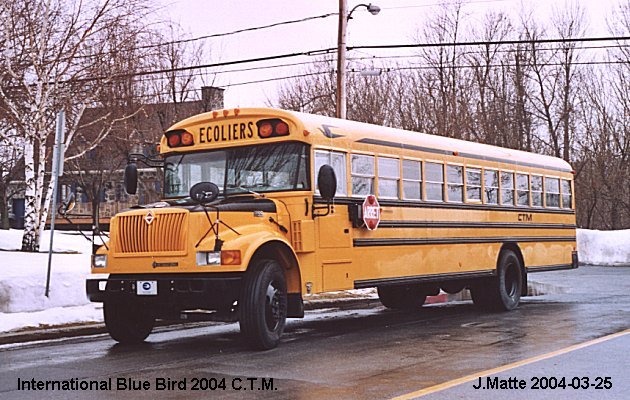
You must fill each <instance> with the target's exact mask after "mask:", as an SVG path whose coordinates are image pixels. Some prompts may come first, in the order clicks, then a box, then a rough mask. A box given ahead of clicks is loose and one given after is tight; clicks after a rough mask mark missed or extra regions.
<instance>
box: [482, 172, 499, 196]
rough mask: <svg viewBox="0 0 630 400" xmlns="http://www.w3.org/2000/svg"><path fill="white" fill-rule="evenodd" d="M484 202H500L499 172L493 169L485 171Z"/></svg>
mask: <svg viewBox="0 0 630 400" xmlns="http://www.w3.org/2000/svg"><path fill="white" fill-rule="evenodd" d="M483 179H484V193H483V197H484V200H483V201H484V203H485V204H499V172H498V171H494V170H491V169H487V170H485V171H484V176H483Z"/></svg>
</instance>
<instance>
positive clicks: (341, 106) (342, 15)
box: [335, 0, 381, 119]
mask: <svg viewBox="0 0 630 400" xmlns="http://www.w3.org/2000/svg"><path fill="white" fill-rule="evenodd" d="M359 7H365V8H366V9H367V10H368V11H369V12H370V14H372V15H377V14H378V13H379V12H380V11H381V8H380V7H379V6H377V5H374V4H372V3H370V4H357V5H356V6H354V7H353V8H352V10H350V12H348V2H347V0H339V32H338V33H339V34H338V36H337V93H336V95H337V96H336V99H337V112H336V114H335V116H336V117H337V118H341V119H346V111H347V100H348V94H347V91H346V31H347V30H348V21H349V20H350V19H351V18H352V13H353V12H354V10H356V9H357V8H359Z"/></svg>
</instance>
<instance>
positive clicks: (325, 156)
mask: <svg viewBox="0 0 630 400" xmlns="http://www.w3.org/2000/svg"><path fill="white" fill-rule="evenodd" d="M324 164H328V165H330V166H331V167H333V169H334V170H335V175H336V176H337V192H335V195H337V196H347V195H348V188H347V185H346V183H347V179H346V176H347V175H346V154H345V153H339V152H336V151H325V150H315V171H313V173H314V175H315V193H317V194H319V191H318V190H317V175H318V174H319V169H320V168H321V166H322V165H324Z"/></svg>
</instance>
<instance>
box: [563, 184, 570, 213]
mask: <svg viewBox="0 0 630 400" xmlns="http://www.w3.org/2000/svg"><path fill="white" fill-rule="evenodd" d="M561 182H562V187H561V189H562V208H571V181H567V180H566V179H563V180H562V181H561Z"/></svg>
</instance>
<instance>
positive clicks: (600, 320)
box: [0, 267, 630, 399]
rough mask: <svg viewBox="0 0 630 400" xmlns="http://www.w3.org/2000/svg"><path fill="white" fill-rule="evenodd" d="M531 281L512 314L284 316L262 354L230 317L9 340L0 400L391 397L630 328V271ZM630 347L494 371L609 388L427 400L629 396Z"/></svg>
mask: <svg viewBox="0 0 630 400" xmlns="http://www.w3.org/2000/svg"><path fill="white" fill-rule="evenodd" d="M530 281H536V282H540V283H544V284H545V285H546V286H545V287H546V290H547V291H548V292H556V293H551V294H546V295H543V296H536V297H526V298H524V299H523V300H522V304H521V306H520V307H519V308H518V309H517V310H515V311H513V312H509V313H483V312H479V311H477V310H476V309H475V308H474V307H473V305H472V303H471V302H457V303H450V304H445V305H430V306H426V307H423V308H422V309H421V310H418V311H417V312H394V311H389V310H386V309H384V308H383V307H382V306H380V304H379V303H378V302H377V301H376V302H374V303H373V304H371V305H370V306H365V307H358V308H355V309H348V310H329V311H326V310H323V311H318V312H311V313H309V314H308V315H307V318H306V319H305V320H291V322H290V323H289V325H288V327H287V331H286V333H285V336H284V340H283V341H282V343H281V344H280V346H279V347H278V348H276V349H273V350H270V351H266V352H254V351H250V350H248V349H247V348H246V347H245V346H243V344H242V343H241V341H240V338H239V335H238V326H237V325H236V324H225V325H216V326H206V327H197V328H192V329H185V330H177V331H164V332H161V333H157V334H153V335H151V336H150V337H149V339H148V342H147V343H145V344H143V345H139V346H131V347H129V346H120V345H116V344H115V342H114V341H112V340H111V339H109V337H107V336H104V335H97V336H91V337H80V338H72V339H67V340H61V341H54V342H45V343H41V344H36V345H27V346H22V347H14V348H10V347H9V348H5V349H2V350H0V368H1V371H0V399H15V398H33V399H35V398H36V399H40V398H114V397H115V398H155V397H159V398H191V397H215V398H274V399H283V398H286V399H294V398H357V399H364V398H391V397H395V396H398V395H404V394H407V393H412V392H415V391H417V390H419V389H423V388H427V387H431V386H434V385H437V384H440V383H443V382H448V381H451V380H454V379H457V378H460V377H463V376H466V375H471V374H472V375H474V374H476V373H479V372H480V371H485V370H488V369H491V368H495V367H498V366H501V365H506V364H510V363H514V362H517V361H520V360H524V359H528V358H530V357H533V356H537V355H541V354H544V353H548V352H552V351H556V350H559V349H562V348H565V347H567V346H570V345H574V344H577V343H582V342H585V341H588V340H591V339H594V338H598V337H602V336H605V335H608V334H612V333H615V332H620V331H623V330H626V329H628V328H630V295H629V293H630V268H626V267H581V268H580V269H578V270H575V271H558V272H548V273H540V274H532V275H530ZM629 354H630V335H625V336H623V337H621V338H616V339H613V340H610V341H607V342H604V343H601V344H598V345H594V346H591V347H587V348H585V349H582V350H578V351H575V352H571V353H567V354H564V355H558V356H557V357H552V358H549V359H547V360H544V361H540V362H537V363H533V364H529V365H528V366H524V367H520V368H516V369H513V370H510V371H506V372H503V373H500V374H496V376H498V377H510V376H515V377H517V378H522V379H525V380H527V382H528V387H529V386H531V379H532V377H536V376H537V374H539V375H541V376H543V375H544V376H546V377H558V378H559V377H561V376H567V377H572V376H573V375H576V376H580V377H583V376H587V377H589V378H590V379H592V380H593V379H596V378H597V377H600V376H601V377H605V376H609V377H611V380H612V388H611V389H601V390H595V389H588V390H582V389H578V390H575V389H568V390H567V389H564V390H563V389H558V388H557V389H555V390H551V389H547V390H538V391H532V390H531V389H530V388H528V389H526V390H507V389H506V390H475V389H474V388H473V387H472V385H473V383H474V382H470V383H465V384H462V385H459V386H456V387H454V388H450V389H446V390H444V391H442V392H437V393H433V394H430V395H429V396H428V397H427V398H435V399H437V398H479V399H482V398H505V397H508V396H509V397H515V398H532V397H536V398H538V399H542V398H566V397H569V396H571V397H575V398H611V399H616V398H619V399H623V398H628V397H626V396H627V393H629V392H630V378H629V376H630V374H628V373H627V370H626V366H629V365H630V356H629ZM493 376H495V375H493ZM263 377H264V378H266V380H265V381H264V382H263V381H262V380H261V378H263ZM33 378H34V379H37V380H67V379H71V378H79V379H80V380H83V381H87V380H103V381H106V382H107V381H108V380H109V379H110V378H111V380H112V385H113V387H112V390H104V391H92V392H82V391H66V392H60V391H19V390H18V379H20V380H22V381H30V380H31V379H33ZM159 378H161V379H170V380H171V381H175V380H177V381H179V382H182V381H184V380H185V384H186V390H179V389H174V390H161V391H156V390H155V388H156V379H159ZM248 378H258V379H257V380H255V381H254V380H252V381H251V383H250V381H248ZM269 378H273V390H269V389H270V387H269V384H270V382H271V381H270V380H269ZM118 379H120V380H121V381H125V382H128V379H132V380H133V381H134V383H135V384H141V383H142V382H143V381H146V382H148V385H150V387H151V389H150V390H118V391H117V390H116V383H117V380H118ZM195 382H197V387H198V388H200V389H201V388H204V389H205V388H206V387H214V386H217V385H218V386H222V385H221V382H225V389H223V388H222V387H217V388H216V389H215V390H210V388H208V389H206V390H204V391H193V390H192V386H193V384H194V383H195ZM180 385H182V384H181V383H180ZM235 388H241V390H236V389H235ZM243 389H247V390H243ZM252 389H253V390H252ZM262 389H264V390H262ZM515 395H516V396H515Z"/></svg>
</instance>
